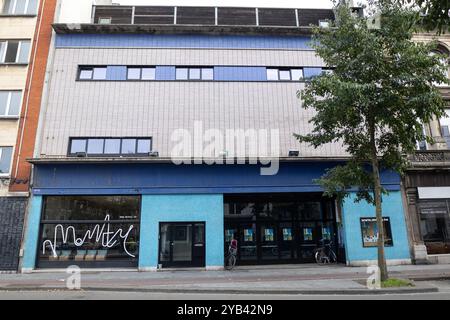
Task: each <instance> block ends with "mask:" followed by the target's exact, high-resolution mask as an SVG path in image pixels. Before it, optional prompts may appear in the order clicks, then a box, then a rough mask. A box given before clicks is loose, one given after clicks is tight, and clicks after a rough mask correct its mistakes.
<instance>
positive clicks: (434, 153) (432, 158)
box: [408, 150, 450, 169]
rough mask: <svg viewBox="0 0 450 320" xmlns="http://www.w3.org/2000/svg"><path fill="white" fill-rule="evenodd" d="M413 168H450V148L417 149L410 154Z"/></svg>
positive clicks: (409, 158) (409, 157)
mask: <svg viewBox="0 0 450 320" xmlns="http://www.w3.org/2000/svg"><path fill="white" fill-rule="evenodd" d="M408 160H409V161H410V162H411V165H412V169H415V168H421V169H425V168H429V169H433V168H444V167H447V168H450V150H427V151H416V152H415V153H414V154H412V155H410V156H408Z"/></svg>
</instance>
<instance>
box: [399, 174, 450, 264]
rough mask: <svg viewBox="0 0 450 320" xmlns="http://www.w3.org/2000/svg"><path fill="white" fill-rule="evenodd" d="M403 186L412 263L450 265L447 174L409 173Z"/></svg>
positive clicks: (449, 185) (449, 204)
mask: <svg viewBox="0 0 450 320" xmlns="http://www.w3.org/2000/svg"><path fill="white" fill-rule="evenodd" d="M404 186H405V194H406V199H407V203H408V210H407V218H408V221H409V225H410V237H411V246H412V252H413V257H414V260H415V262H416V263H430V262H431V263H441V262H442V263H448V262H450V172H448V171H447V170H442V169H436V168H434V169H433V170H431V169H428V170H423V169H422V170H419V169H415V170H410V171H409V172H408V174H407V175H406V177H405V182H404Z"/></svg>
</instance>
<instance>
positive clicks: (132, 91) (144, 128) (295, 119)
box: [39, 48, 345, 157]
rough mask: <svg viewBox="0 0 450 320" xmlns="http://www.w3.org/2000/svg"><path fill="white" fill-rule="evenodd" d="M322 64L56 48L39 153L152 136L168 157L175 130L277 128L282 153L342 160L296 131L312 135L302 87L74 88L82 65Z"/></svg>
mask: <svg viewBox="0 0 450 320" xmlns="http://www.w3.org/2000/svg"><path fill="white" fill-rule="evenodd" d="M86 64H87V65H89V64H92V65H230V66H239V65H252V66H321V65H323V63H322V62H321V61H320V59H318V58H317V57H316V56H315V55H314V53H313V52H311V51H309V50H230V49H222V50H221V49H117V48H116V49H104V48H103V49H102V48H100V49H67V48H66V49H57V50H56V53H55V64H54V66H53V75H52V79H51V83H50V95H49V103H48V106H47V110H46V113H45V118H44V119H41V121H43V124H44V125H43V127H44V128H43V132H42V138H43V140H42V146H41V149H40V151H39V154H41V155H47V156H64V155H66V154H67V148H68V142H69V138H70V137H76V136H152V137H153V138H154V142H153V147H154V148H153V149H154V150H157V151H159V153H160V155H161V156H169V155H170V151H171V150H172V147H173V146H174V143H172V142H171V141H170V138H171V134H172V133H173V132H174V130H176V129H180V128H184V129H188V130H193V126H194V122H195V121H197V120H198V121H202V122H203V123H204V126H205V129H209V128H217V129H221V130H225V129H278V130H279V131H280V140H281V141H280V143H281V155H284V156H286V155H287V152H288V150H289V149H299V150H300V151H301V155H302V156H306V157H308V156H310V157H311V156H341V155H345V154H344V153H343V151H342V150H341V148H340V146H339V145H329V146H324V147H322V148H320V149H317V150H314V149H311V148H310V147H308V146H306V145H299V144H298V142H297V140H296V139H295V138H294V137H293V133H306V132H309V130H310V129H311V126H310V125H309V124H308V120H309V119H310V118H311V116H312V113H311V112H310V111H305V110H303V109H302V107H301V101H299V100H298V99H297V97H296V93H297V90H298V89H301V88H302V87H303V86H304V84H302V83H285V82H283V83H281V82H280V83H276V82H264V81H263V82H177V81H168V82H158V81H155V82H78V81H76V77H77V70H78V66H79V65H86Z"/></svg>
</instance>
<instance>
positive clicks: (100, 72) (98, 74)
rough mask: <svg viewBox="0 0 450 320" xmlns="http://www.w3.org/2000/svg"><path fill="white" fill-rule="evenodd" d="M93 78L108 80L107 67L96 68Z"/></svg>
mask: <svg viewBox="0 0 450 320" xmlns="http://www.w3.org/2000/svg"><path fill="white" fill-rule="evenodd" d="M92 79H93V80H106V68H103V67H99V68H94V75H93V76H92Z"/></svg>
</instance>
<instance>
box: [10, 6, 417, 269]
mask: <svg viewBox="0 0 450 320" xmlns="http://www.w3.org/2000/svg"><path fill="white" fill-rule="evenodd" d="M69 2H70V1H69ZM63 3H64V2H63ZM82 3H84V4H87V5H88V8H89V10H84V9H79V10H81V11H82V12H85V18H82V19H80V21H69V22H68V21H64V19H60V20H58V21H57V23H55V24H54V25H53V29H54V33H55V34H54V38H53V41H52V46H51V51H50V58H49V62H48V65H47V78H46V85H45V87H44V91H43V97H42V103H41V110H40V120H39V128H38V131H37V136H36V144H35V148H34V154H33V157H30V159H29V162H30V163H31V164H33V168H34V169H33V183H32V186H31V198H30V205H29V210H28V215H27V228H26V233H25V239H24V243H23V259H22V270H23V271H30V270H33V269H36V268H60V267H65V266H69V265H73V264H76V265H79V266H81V267H89V268H104V267H107V268H114V267H130V268H136V269H139V270H157V269H158V268H166V267H177V266H198V267H205V268H206V269H210V270H214V269H221V268H223V264H224V252H225V249H226V248H227V247H228V244H229V242H230V241H231V240H232V239H236V240H237V241H238V246H239V248H238V263H239V264H267V263H271V264H273V263H308V262H312V261H313V253H314V250H315V249H316V248H317V247H318V246H319V245H320V243H321V240H326V241H331V242H332V243H333V246H334V247H335V249H336V251H337V252H338V256H339V257H338V258H339V260H340V261H341V262H344V263H346V264H348V265H367V264H371V263H373V261H375V260H376V258H377V250H376V241H377V237H376V235H377V230H376V223H375V219H374V216H375V212H374V208H373V207H372V206H370V205H368V204H365V203H364V202H361V203H354V202H353V196H352V197H351V198H350V199H349V200H347V201H346V202H345V203H344V204H343V205H342V206H341V205H339V204H337V203H336V202H335V200H334V199H330V198H324V197H322V194H321V189H320V187H318V186H317V185H316V184H315V183H314V179H316V178H319V177H320V176H322V175H323V174H324V172H325V171H326V170H327V168H331V167H333V166H336V165H337V164H339V163H342V162H343V161H345V160H346V159H347V158H348V155H347V154H346V153H345V152H344V150H343V149H342V147H341V146H340V145H338V144H330V145H328V146H325V147H323V148H319V149H313V148H310V147H308V146H307V145H302V144H299V143H298V141H297V140H296V139H295V137H294V136H293V134H294V133H307V132H309V131H310V129H311V127H310V124H309V123H308V120H309V119H310V118H311V116H312V114H311V111H306V110H304V109H302V108H301V104H302V101H301V100H299V99H298V98H297V95H296V93H297V90H299V89H302V88H304V86H305V84H306V83H307V82H308V81H309V79H311V78H312V77H314V76H316V75H319V74H321V73H322V72H331V71H330V70H329V68H328V67H327V66H326V65H325V64H324V63H323V61H321V59H319V58H318V57H317V56H316V54H315V52H314V50H313V49H312V48H311V46H310V35H311V28H310V24H316V25H322V26H326V25H327V21H328V20H332V19H334V13H333V11H332V10H313V9H276V8H273V9H269V8H231V7H171V6H165V7H155V6H117V5H95V6H93V7H91V2H90V1H84V2H82ZM80 8H81V7H80ZM91 9H92V10H91ZM60 10H61V16H64V14H62V13H63V12H67V7H66V9H65V8H64V6H63V7H61V8H60ZM241 135H243V137H244V138H245V139H238V138H236V137H242V136H241ZM242 141H246V142H245V144H243V145H240V143H241V142H242ZM13 142H14V140H13ZM213 142H214V143H213ZM255 146H256V147H255ZM238 149H239V150H238ZM242 152H243V154H244V155H245V157H242V158H241V157H240V156H241V155H242ZM31 158H32V159H31ZM382 183H383V186H384V187H385V188H386V189H387V190H389V191H390V194H389V196H386V197H384V198H383V212H384V215H385V218H384V221H385V230H386V235H385V237H386V255H387V259H388V263H389V264H403V263H411V252H410V246H409V242H408V232H407V230H408V226H407V222H406V219H405V215H404V208H405V203H404V197H402V194H403V193H402V191H401V178H400V177H399V176H398V175H397V174H395V173H392V172H382Z"/></svg>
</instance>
